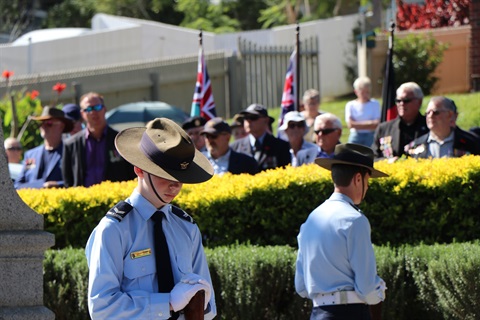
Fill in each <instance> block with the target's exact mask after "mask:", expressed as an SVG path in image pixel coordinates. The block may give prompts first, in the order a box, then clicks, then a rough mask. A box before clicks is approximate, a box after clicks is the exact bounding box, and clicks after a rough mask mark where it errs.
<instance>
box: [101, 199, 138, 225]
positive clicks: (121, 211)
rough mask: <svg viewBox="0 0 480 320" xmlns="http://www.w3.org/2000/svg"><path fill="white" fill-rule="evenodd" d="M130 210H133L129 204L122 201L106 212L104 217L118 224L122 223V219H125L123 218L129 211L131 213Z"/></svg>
mask: <svg viewBox="0 0 480 320" xmlns="http://www.w3.org/2000/svg"><path fill="white" fill-rule="evenodd" d="M132 209H133V207H132V205H131V204H130V203H128V202H125V201H123V200H122V201H120V202H119V203H117V204H116V205H115V206H114V207H113V208H111V209H110V210H108V212H107V214H106V216H107V217H112V218H114V219H117V220H118V222H122V220H123V218H125V216H126V215H127V214H128V213H129V212H130V211H132Z"/></svg>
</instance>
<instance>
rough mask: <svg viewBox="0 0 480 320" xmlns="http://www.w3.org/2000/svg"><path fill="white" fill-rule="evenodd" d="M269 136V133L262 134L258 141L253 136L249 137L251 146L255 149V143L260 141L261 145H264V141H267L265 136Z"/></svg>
mask: <svg viewBox="0 0 480 320" xmlns="http://www.w3.org/2000/svg"><path fill="white" fill-rule="evenodd" d="M266 135H267V133H266V132H265V133H264V134H262V135H261V136H260V137H258V139H255V137H254V136H252V135H251V134H249V135H248V139H249V140H250V145H251V146H252V147H253V146H254V145H255V141H257V140H258V141H260V143H261V144H263V140H265V136H266Z"/></svg>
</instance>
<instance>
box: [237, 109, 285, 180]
mask: <svg viewBox="0 0 480 320" xmlns="http://www.w3.org/2000/svg"><path fill="white" fill-rule="evenodd" d="M240 114H242V115H243V116H244V127H245V130H246V131H247V132H248V133H249V134H248V136H246V137H245V138H242V139H239V140H236V141H234V142H233V143H232V145H231V147H232V149H233V150H234V151H237V152H241V153H245V154H247V155H251V156H253V157H254V158H255V160H256V161H257V163H258V166H259V167H260V171H263V170H267V169H273V168H277V167H284V166H286V165H288V164H289V163H290V161H291V156H290V145H289V144H288V142H286V141H284V140H281V139H278V138H275V137H274V136H273V135H272V134H271V133H269V132H268V128H269V125H270V121H271V119H272V118H271V117H269V116H268V112H267V109H266V108H265V107H264V106H262V105H260V104H252V105H250V106H249V107H248V108H247V109H246V110H244V111H242V112H240Z"/></svg>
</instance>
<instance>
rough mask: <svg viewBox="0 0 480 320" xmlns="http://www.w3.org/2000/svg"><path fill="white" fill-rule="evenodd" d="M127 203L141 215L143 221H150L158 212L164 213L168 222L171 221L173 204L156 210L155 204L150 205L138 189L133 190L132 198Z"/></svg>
mask: <svg viewBox="0 0 480 320" xmlns="http://www.w3.org/2000/svg"><path fill="white" fill-rule="evenodd" d="M127 202H128V203H130V204H131V205H132V206H133V207H134V208H135V209H136V210H137V212H138V213H139V214H140V216H141V217H142V218H143V220H145V221H147V220H149V219H150V218H151V217H152V215H153V214H154V213H155V212H157V211H158V210H160V211H162V212H163V213H164V214H165V217H166V219H167V221H169V220H170V214H169V213H170V212H171V210H172V205H171V204H169V203H168V204H166V205H164V206H163V207H161V208H160V209H157V208H155V206H154V205H153V204H151V203H150V201H148V200H147V199H146V198H145V197H144V196H142V195H141V194H140V193H139V192H138V191H137V189H135V190H133V192H132V194H131V195H130V197H129V198H128V199H127Z"/></svg>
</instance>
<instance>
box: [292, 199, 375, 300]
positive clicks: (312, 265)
mask: <svg viewBox="0 0 480 320" xmlns="http://www.w3.org/2000/svg"><path fill="white" fill-rule="evenodd" d="M352 205H353V201H352V200H351V199H350V198H349V197H347V196H346V195H344V194H341V193H333V194H332V195H331V196H330V198H329V199H328V200H327V201H325V202H324V203H323V204H322V205H320V206H319V207H317V208H316V209H315V210H314V211H313V212H312V213H311V214H310V215H309V217H308V218H307V221H306V222H305V223H304V224H303V225H302V226H301V228H300V233H299V235H298V247H299V248H298V256H297V262H296V272H295V289H296V291H297V293H298V294H299V295H300V296H302V297H304V298H309V299H313V298H315V296H316V295H317V294H319V293H329V292H335V291H356V293H357V294H358V295H359V297H360V298H361V299H362V300H364V301H365V302H366V303H368V304H377V303H379V302H380V301H382V300H383V293H382V290H381V288H380V283H381V282H383V280H382V279H381V278H380V277H379V276H378V275H377V266H376V263H375V254H374V252H373V246H372V243H371V240H370V223H369V222H368V220H367V218H366V217H365V216H364V215H363V214H362V213H361V212H359V211H357V210H356V209H355V208H354V207H353V206H352Z"/></svg>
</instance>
